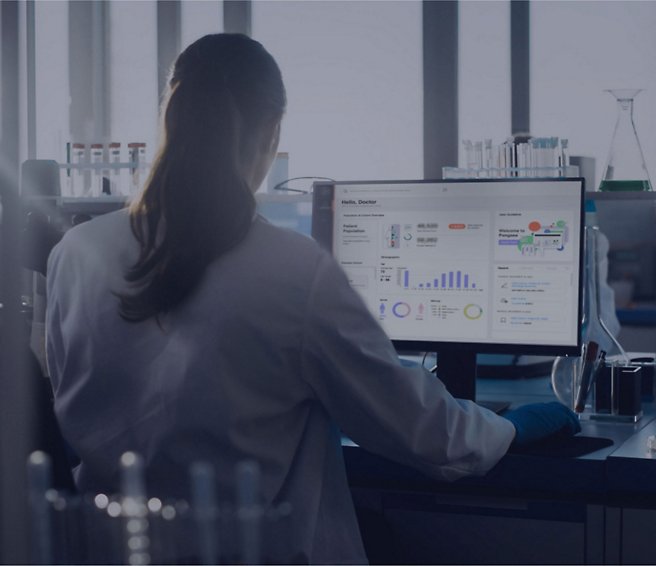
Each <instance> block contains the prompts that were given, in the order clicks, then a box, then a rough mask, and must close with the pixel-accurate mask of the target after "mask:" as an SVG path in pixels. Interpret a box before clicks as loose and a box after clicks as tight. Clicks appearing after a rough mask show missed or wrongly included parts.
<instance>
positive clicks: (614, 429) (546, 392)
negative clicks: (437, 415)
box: [344, 378, 656, 505]
mask: <svg viewBox="0 0 656 566" xmlns="http://www.w3.org/2000/svg"><path fill="white" fill-rule="evenodd" d="M477 398H479V399H484V400H497V401H498V400H508V401H511V403H512V404H511V408H512V406H516V405H521V404H526V403H534V402H543V401H553V400H555V396H554V394H553V392H552V390H551V386H550V382H549V379H548V378H531V379H524V380H521V379H520V380H488V379H483V380H478V382H477ZM643 412H644V414H643V416H642V418H641V419H640V420H639V421H638V422H636V423H625V422H599V421H591V420H582V422H581V428H582V430H581V433H580V435H578V436H579V438H576V439H575V442H568V441H564V442H561V441H554V442H547V443H544V444H543V445H539V446H536V447H532V448H531V449H528V450H525V451H515V450H511V451H510V452H509V453H508V454H506V455H505V456H504V457H503V458H502V459H501V460H500V462H499V463H498V464H497V465H496V466H495V467H494V468H493V469H492V470H490V472H488V473H487V474H486V475H485V476H482V477H470V478H463V479H461V480H458V481H456V482H454V483H446V482H440V481H436V480H434V479H431V478H429V477H427V476H425V475H424V474H422V473H421V472H418V471H416V470H414V469H412V468H410V467H407V466H403V465H400V464H397V463H395V462H391V461H389V460H387V459H385V458H382V457H380V456H376V455H374V454H371V453H369V452H367V451H365V450H362V449H360V448H359V447H358V446H356V445H355V444H353V443H352V442H350V441H348V440H346V441H345V442H344V458H345V461H346V467H347V471H348V475H349V482H350V483H351V485H352V486H353V487H368V488H378V489H382V490H391V491H394V490H400V491H415V492H433V493H438V492H439V493H443V492H445V491H446V492H456V493H478V494H487V495H491V494H493V495H528V496H539V495H545V496H549V497H552V498H553V497H555V498H559V499H566V500H570V501H572V500H574V501H586V502H591V503H607V502H609V501H614V502H616V503H617V502H626V501H629V500H630V501H632V502H636V503H638V502H639V504H640V505H643V504H649V503H653V502H656V482H654V481H653V478H655V477H656V452H651V451H650V450H649V449H648V447H647V442H648V438H649V437H650V436H652V435H656V406H655V405H654V403H643Z"/></svg>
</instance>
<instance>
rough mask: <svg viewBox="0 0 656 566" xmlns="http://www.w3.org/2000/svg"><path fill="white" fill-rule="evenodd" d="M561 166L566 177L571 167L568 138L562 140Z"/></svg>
mask: <svg viewBox="0 0 656 566" xmlns="http://www.w3.org/2000/svg"><path fill="white" fill-rule="evenodd" d="M560 166H561V167H562V169H563V177H566V176H567V168H568V167H569V140H568V139H566V138H563V139H561V140H560Z"/></svg>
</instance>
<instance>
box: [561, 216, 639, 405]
mask: <svg viewBox="0 0 656 566" xmlns="http://www.w3.org/2000/svg"><path fill="white" fill-rule="evenodd" d="M602 238H603V236H602V234H601V233H600V232H599V228H598V227H597V226H586V227H585V238H584V260H583V261H584V272H583V316H582V318H581V339H582V342H584V343H585V342H590V341H595V342H597V343H598V344H599V347H600V348H601V349H602V350H604V351H605V352H607V354H608V355H609V356H611V355H617V354H619V355H620V356H621V357H622V358H624V359H625V360H626V361H627V362H628V356H627V354H626V352H625V350H624V348H623V347H622V345H621V344H620V343H619V341H618V340H617V338H615V335H614V334H613V332H612V330H611V329H610V328H609V326H608V325H607V323H606V321H605V320H604V318H603V315H602V305H601V298H600V270H599V263H600V257H599V256H600V251H603V250H600V243H601V241H602ZM581 363H582V360H581V358H580V357H578V356H561V357H558V358H556V360H555V361H554V364H553V368H552V370H551V386H552V388H553V391H554V393H555V394H556V397H557V398H558V400H559V401H560V402H561V403H563V404H564V405H567V406H568V407H569V408H570V409H573V408H574V400H575V398H576V395H577V392H578V387H579V384H580V378H581Z"/></svg>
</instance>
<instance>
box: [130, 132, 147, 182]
mask: <svg viewBox="0 0 656 566" xmlns="http://www.w3.org/2000/svg"><path fill="white" fill-rule="evenodd" d="M128 153H129V154H130V162H131V164H132V165H131V168H130V174H131V175H130V193H131V194H136V193H138V192H139V191H140V190H141V185H142V183H143V182H144V181H145V180H146V144H145V143H144V142H130V143H129V144H128Z"/></svg>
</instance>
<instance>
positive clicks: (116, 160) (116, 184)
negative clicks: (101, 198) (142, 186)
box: [108, 142, 128, 195]
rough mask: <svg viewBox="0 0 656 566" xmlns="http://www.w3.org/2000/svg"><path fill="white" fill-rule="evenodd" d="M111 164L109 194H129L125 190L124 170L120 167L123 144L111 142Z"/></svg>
mask: <svg viewBox="0 0 656 566" xmlns="http://www.w3.org/2000/svg"><path fill="white" fill-rule="evenodd" d="M108 147H109V163H110V164H111V165H112V168H111V172H110V181H109V192H110V194H112V195H122V194H126V193H128V191H126V190H125V189H124V188H123V185H122V182H121V181H122V178H123V175H121V172H122V169H121V167H120V163H121V143H120V142H111V143H110V144H109V146H108Z"/></svg>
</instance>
